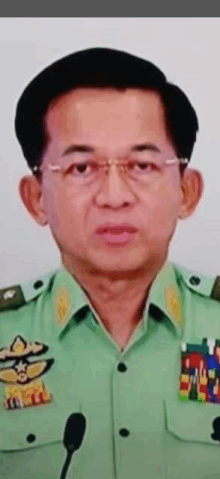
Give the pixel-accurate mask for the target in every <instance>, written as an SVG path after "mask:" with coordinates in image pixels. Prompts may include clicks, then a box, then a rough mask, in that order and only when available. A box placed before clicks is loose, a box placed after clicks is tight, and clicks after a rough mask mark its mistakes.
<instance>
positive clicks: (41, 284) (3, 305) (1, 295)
mask: <svg viewBox="0 0 220 479" xmlns="http://www.w3.org/2000/svg"><path fill="white" fill-rule="evenodd" d="M56 272H57V270H55V271H54V270H53V271H50V272H49V273H47V274H44V275H42V276H38V277H37V278H34V279H32V280H31V281H28V282H26V283H22V284H16V285H14V286H9V287H7V288H3V289H0V312H2V311H6V310H9V309H14V308H20V307H21V306H24V305H25V304H27V303H28V302H29V301H31V300H32V299H34V298H36V297H37V296H39V295H40V294H42V293H43V291H45V290H46V289H47V288H48V286H49V284H50V281H51V279H52V278H53V276H54V275H55V274H56Z"/></svg>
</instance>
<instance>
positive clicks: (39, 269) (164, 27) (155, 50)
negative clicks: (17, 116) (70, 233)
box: [0, 18, 220, 287]
mask: <svg viewBox="0 0 220 479" xmlns="http://www.w3.org/2000/svg"><path fill="white" fill-rule="evenodd" d="M94 46H103V47H113V48H118V49H121V50H125V51H128V52H130V53H133V54H136V55H139V56H142V57H144V58H146V59H148V60H150V61H152V62H154V63H155V64H156V65H157V66H158V67H159V68H161V69H162V70H163V71H164V73H165V75H166V76H167V78H168V80H169V81H171V82H174V83H176V84H177V85H178V86H180V88H182V89H183V90H184V91H185V93H186V94H187V95H188V96H189V99H190V101H191V102H192V104H193V106H194V108H195V109H196V111H197V114H198V117H199V123H200V132H199V136H198V140H197V143H196V146H195V149H194V154H193V157H192V161H191V166H194V167H197V168H199V169H200V170H201V172H202V173H203V176H204V179H205V191H204V196H203V199H202V201H201V203H200V206H199V208H198V210H197V212H196V213H195V214H194V215H193V216H192V217H191V218H190V219H188V220H185V221H182V222H180V223H179V226H178V228H177V231H176V234H175V237H174V239H173V241H172V244H171V248H170V259H171V260H172V261H175V262H176V263H178V264H180V265H183V266H185V267H187V268H188V269H191V270H193V271H200V272H204V273H209V274H213V275H216V274H220V254H219V237H220V208H219V205H220V188H219V181H220V121H219V113H220V91H219V89H220V64H219V63H220V61H219V50H220V19H219V18H208V19H203V18H198V19H196V18H91V19H90V18H67V19H65V18H64V19H59V18H51V19H48V18H42V19H40V18H39V19H38V18H29V19H28V18H25V19H22V18H21V19H19V18H18V19H16V18H15V19H10V18H8V19H7V18H5V19H4V18H2V19H0V58H1V62H0V84H1V88H0V131H1V136H0V138H1V140H0V287H6V286H9V285H12V284H15V283H21V282H23V281H25V280H28V279H32V278H34V277H37V276H38V275H41V274H43V273H46V272H48V271H50V270H53V269H56V268H57V267H59V265H60V257H59V252H58V250H57V247H56V245H55V243H54V240H53V239H52V237H51V233H50V230H49V227H46V228H41V227H40V226H38V225H37V224H35V222H34V220H32V219H31V217H29V215H28V213H27V212H26V210H25V209H24V207H23V205H22V203H21V200H20V198H19V196H18V182H19V179H20V177H21V176H22V175H24V174H28V173H29V170H28V168H27V166H26V162H25V160H24V159H23V157H22V153H21V150H20V146H19V144H18V142H17V140H16V138H15V133H14V113H15V107H16V103H17V100H18V98H19V96H20V94H21V93H22V91H23V89H24V88H25V86H26V85H27V83H28V82H29V81H30V80H31V79H32V78H33V77H34V76H35V75H36V74H37V73H38V72H39V71H41V70H42V69H43V68H44V67H46V66H47V65H48V64H50V63H52V62H53V61H55V60H57V59H59V58H60V57H62V56H65V55H67V54H69V53H72V52H73V51H76V50H81V49H85V48H91V47H94Z"/></svg>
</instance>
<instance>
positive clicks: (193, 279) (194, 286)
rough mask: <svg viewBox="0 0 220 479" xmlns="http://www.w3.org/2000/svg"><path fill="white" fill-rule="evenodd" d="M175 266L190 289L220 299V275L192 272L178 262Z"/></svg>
mask: <svg viewBox="0 0 220 479" xmlns="http://www.w3.org/2000/svg"><path fill="white" fill-rule="evenodd" d="M175 268H176V269H177V272H178V274H180V275H181V277H182V279H183V282H184V283H185V285H186V286H187V287H188V288H189V289H191V290H192V291H194V292H196V293H198V294H201V295H202V296H208V297H209V298H211V299H215V300H216V301H220V276H216V277H214V276H211V275H209V274H201V273H198V272H192V271H189V270H187V269H186V268H183V267H182V266H179V265H176V264H175Z"/></svg>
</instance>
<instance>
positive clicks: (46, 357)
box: [0, 48, 220, 479]
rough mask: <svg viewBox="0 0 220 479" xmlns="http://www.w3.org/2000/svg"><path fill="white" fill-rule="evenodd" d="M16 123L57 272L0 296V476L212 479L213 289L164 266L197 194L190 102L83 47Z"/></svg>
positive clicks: (122, 61) (29, 91)
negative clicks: (57, 257)
mask: <svg viewBox="0 0 220 479" xmlns="http://www.w3.org/2000/svg"><path fill="white" fill-rule="evenodd" d="M15 125H16V134H17V137H18V140H19V142H20V144H21V146H22V149H23V153H24V156H25V158H26V160H27V162H28V165H29V167H30V168H31V170H32V174H31V175H30V176H29V175H28V176H25V177H24V178H22V179H21V182H20V186H19V191H20V195H21V198H22V201H23V203H24V205H25V207H26V208H27V210H28V212H29V213H30V215H31V216H32V217H33V218H34V219H35V220H36V221H37V223H38V224H40V225H42V226H45V225H47V224H48V225H49V227H50V229H51V232H52V235H53V237H54V239H55V241H56V243H57V245H58V248H59V250H60V254H61V260H62V268H61V269H60V270H58V271H53V272H51V273H49V274H48V275H46V276H43V277H40V278H39V277H38V278H35V279H34V280H32V281H29V282H28V283H25V284H23V285H16V286H12V287H9V288H4V289H3V290H2V291H1V297H0V298H1V299H0V301H1V302H0V307H1V316H0V328H1V335H0V344H1V349H0V394H1V396H0V397H1V398H2V399H1V404H0V415H1V428H2V432H4V433H3V434H2V437H1V439H0V441H1V442H0V451H1V452H0V461H1V462H0V464H1V466H0V471H1V477H7V478H10V479H15V478H16V479H17V478H18V477H19V478H20V477H23V478H26V477H27V478H34V479H38V478H39V479H49V478H50V479H55V478H58V477H62V478H64V477H67V478H78V479H88V478H91V477H96V478H98V479H101V478H106V479H133V478H134V477H137V478H138V479H145V478H148V477H149V478H155V479H159V478H160V479H165V478H169V479H172V478H176V477H178V478H179V479H183V478H186V477H188V478H193V479H203V478H206V477H207V478H208V477H209V478H212V479H215V478H216V479H217V478H218V477H219V468H220V451H219V441H220V431H219V420H218V417H219V416H220V410H219V405H218V403H217V402H216V403H215V404H214V403H213V402H212V401H211V400H209V399H210V397H209V396H208V395H207V394H205V393H204V392H202V391H203V389H204V387H207V383H208V381H209V376H210V374H209V363H208V362H207V363H206V357H207V355H208V357H209V359H210V357H212V355H213V351H214V348H215V347H216V346H217V345H218V344H219V343H218V340H219V338H220V320H219V315H220V308H219V298H220V295H219V292H220V290H219V280H218V278H217V279H216V280H215V279H213V278H210V277H207V276H202V275H200V274H199V275H198V274H195V273H193V272H189V271H187V270H185V269H184V268H182V267H180V266H176V265H172V264H170V263H169V262H168V260H167V256H168V249H169V243H170V240H171V238H172V236H173V234H174V231H175V228H176V225H177V223H178V220H181V219H186V218H188V217H189V216H190V215H191V214H192V213H193V212H194V210H195V208H196V206H197V204H198V203H199V200H200V198H201V195H202V190H203V179H202V176H201V173H200V172H199V171H197V170H195V169H191V168H189V167H188V166H187V165H188V162H189V161H190V158H191V154H192V150H193V145H194V143H195V140H196V132H197V130H198V122H197V116H196V113H195V111H194V109H193V107H192V105H191V103H190V102H189V100H188V99H187V97H186V96H185V94H184V93H183V92H182V91H181V90H180V89H179V88H178V87H177V86H175V85H172V84H170V83H169V82H167V80H166V78H165V76H164V74H163V73H162V72H161V71H160V70H159V69H158V68H157V67H156V66H154V65H153V64H152V63H150V62H147V61H146V60H143V59H140V58H137V57H135V56H133V55H130V54H128V53H124V52H120V51H116V50H111V49H105V48H103V49H101V48H94V49H90V50H86V51H82V52H77V53H74V54H72V55H69V56H68V57H66V58H64V59H61V60H60V61H58V62H56V63H54V64H53V65H51V66H49V67H48V68H47V69H45V70H44V71H43V72H41V73H40V74H39V75H38V76H37V77H36V78H35V79H34V80H33V81H32V82H31V83H30V84H29V85H28V86H27V88H26V89H25V91H24V92H23V94H22V96H21V98H20V100H19V102H18V106H17V111H16V121H15ZM191 351H192V352H193V357H195V358H196V359H193V361H194V362H193V361H192V360H191V359H190V358H191V357H192V355H191V353H190V352H191ZM194 353H195V354H194ZM181 357H182V363H181ZM194 363H195V364H194ZM197 363H198V367H197ZM181 364H182V367H181ZM199 364H202V370H201V371H200V369H201V368H200V369H199ZM213 371H214V372H213ZM211 381H212V382H213V381H214V382H216V381H217V382H218V377H217V374H216V372H215V369H212V375H211ZM217 382H216V387H217ZM204 385H205V386H204ZM193 388H194V389H195V393H194V394H191V393H190V391H191V390H192V389H193ZM194 389H193V390H194ZM217 389H218V388H217ZM204 398H205V399H204ZM72 413H75V415H74V416H73V422H72V423H68V425H67V428H66V429H65V425H66V423H67V419H68V418H69V417H70V416H71V414H72ZM76 413H77V414H76ZM79 414H82V415H83V416H81V415H79ZM83 418H84V419H85V424H84V423H83ZM74 419H75V422H74ZM77 420H78V422H77ZM81 420H82V423H83V424H82V428H81V426H80V421H81ZM83 426H86V428H85V432H84V428H83ZM64 430H65V440H64V444H63V435H64ZM77 434H79V435H80V436H81V437H80V438H79V437H77V438H76V436H77ZM81 441H82V442H81ZM80 443H81V445H80ZM78 446H79V448H78V450H77V452H76V453H75V454H74V456H72V452H73V450H74V449H77V447H78ZM65 448H66V449H67V451H66V450H65ZM66 452H67V461H66V462H65V460H66Z"/></svg>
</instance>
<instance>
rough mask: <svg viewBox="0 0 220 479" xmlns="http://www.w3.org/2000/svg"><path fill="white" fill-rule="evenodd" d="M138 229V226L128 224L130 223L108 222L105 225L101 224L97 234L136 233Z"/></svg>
mask: <svg viewBox="0 0 220 479" xmlns="http://www.w3.org/2000/svg"><path fill="white" fill-rule="evenodd" d="M135 231H137V228H135V227H134V226H132V225H130V224H128V223H120V224H112V223H106V224H104V225H103V226H100V227H99V228H98V229H97V230H96V233H97V234H106V233H110V234H115V235H120V234H122V233H125V232H126V233H134V232H135Z"/></svg>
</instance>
